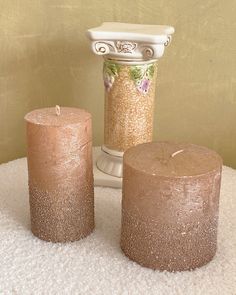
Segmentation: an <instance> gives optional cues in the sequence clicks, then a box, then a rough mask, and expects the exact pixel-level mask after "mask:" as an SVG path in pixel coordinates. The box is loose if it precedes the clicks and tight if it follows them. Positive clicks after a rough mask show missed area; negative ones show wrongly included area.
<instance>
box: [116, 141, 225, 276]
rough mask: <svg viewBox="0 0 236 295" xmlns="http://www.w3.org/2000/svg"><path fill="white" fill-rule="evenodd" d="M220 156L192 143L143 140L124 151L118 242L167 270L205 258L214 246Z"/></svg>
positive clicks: (211, 254) (202, 261) (147, 263)
mask: <svg viewBox="0 0 236 295" xmlns="http://www.w3.org/2000/svg"><path fill="white" fill-rule="evenodd" d="M221 168H222V160H221V158H220V157H219V156H218V154H217V153H215V152H214V151H211V150H209V149H207V148H204V147H201V146H196V145H192V144H176V143H169V142H159V143H147V144H141V145H138V146H136V147H133V148H130V149H129V150H127V151H126V152H125V154H124V171H123V199H122V231H121V248H122V250H123V251H124V253H125V254H126V255H127V256H128V257H129V258H130V259H132V260H134V261H136V262H137V263H139V264H141V265H143V266H145V267H149V268H152V269H159V270H167V271H183V270H191V269H194V268H196V267H200V266H202V265H204V264H206V263H208V262H209V261H210V260H211V259H212V258H213V257H214V255H215V252H216V248H217V224H218V212H219V208H218V206H219V194H220V182H221Z"/></svg>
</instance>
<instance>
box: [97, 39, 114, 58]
mask: <svg viewBox="0 0 236 295" xmlns="http://www.w3.org/2000/svg"><path fill="white" fill-rule="evenodd" d="M109 46H111V45H110V44H109V43H106V42H102V41H101V42H100V41H99V42H94V44H93V48H94V51H95V53H96V54H98V55H104V54H108V53H109V52H110V47H109Z"/></svg>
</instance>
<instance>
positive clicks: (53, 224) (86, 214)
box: [25, 107, 94, 242]
mask: <svg viewBox="0 0 236 295" xmlns="http://www.w3.org/2000/svg"><path fill="white" fill-rule="evenodd" d="M25 120H26V123H27V142H28V154H27V159H28V174H29V197H30V213H31V229H32V232H33V234H34V235H36V236H37V237H39V238H40V239H43V240H47V241H53V242H66V241H75V240H78V239H80V238H83V237H85V236H87V235H88V234H89V233H91V232H92V230H93V228H94V194H93V170H92V134H91V115H90V114H89V113H88V112H86V111H84V110H81V109H77V108H65V107H63V108H59V107H56V108H45V109H38V110H34V111H32V112H30V113H28V114H27V115H26V116H25Z"/></svg>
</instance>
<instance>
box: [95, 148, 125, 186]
mask: <svg viewBox="0 0 236 295" xmlns="http://www.w3.org/2000/svg"><path fill="white" fill-rule="evenodd" d="M103 154H104V152H102V150H101V147H93V174H94V185H95V186H108V187H114V188H121V186H122V178H120V177H116V176H112V175H109V174H106V173H104V172H102V171H101V170H99V169H98V167H97V161H98V159H99V160H100V159H101V158H102V156H103ZM121 159H122V158H121ZM111 162H112V161H111ZM118 166H120V165H119V164H118Z"/></svg>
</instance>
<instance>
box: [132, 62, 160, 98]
mask: <svg viewBox="0 0 236 295" xmlns="http://www.w3.org/2000/svg"><path fill="white" fill-rule="evenodd" d="M154 71H155V68H154V64H149V65H140V66H132V67H131V68H130V76H131V79H132V80H133V81H134V83H135V85H136V87H137V89H138V91H139V92H141V93H142V94H146V93H148V90H149V88H150V85H151V82H152V78H153V76H154Z"/></svg>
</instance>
